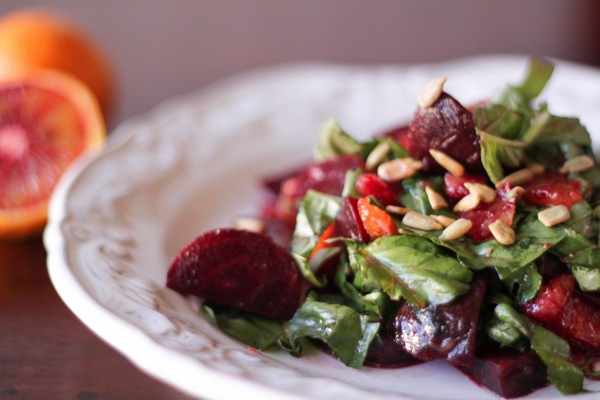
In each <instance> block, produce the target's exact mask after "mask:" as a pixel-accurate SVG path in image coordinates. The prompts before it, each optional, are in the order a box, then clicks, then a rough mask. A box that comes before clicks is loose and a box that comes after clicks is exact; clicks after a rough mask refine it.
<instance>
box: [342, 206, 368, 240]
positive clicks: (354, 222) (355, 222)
mask: <svg viewBox="0 0 600 400" xmlns="http://www.w3.org/2000/svg"><path fill="white" fill-rule="evenodd" d="M357 203H358V199H355V198H353V197H345V198H344V200H343V201H342V206H341V207H340V211H339V212H338V214H337V216H336V217H335V233H334V235H333V236H341V237H345V238H349V239H353V240H358V241H361V242H364V243H367V242H368V241H369V240H370V237H369V234H368V233H367V231H366V230H365V227H364V226H363V224H362V221H361V219H360V215H359V214H358V207H357Z"/></svg>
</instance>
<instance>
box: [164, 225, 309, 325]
mask: <svg viewBox="0 0 600 400" xmlns="http://www.w3.org/2000/svg"><path fill="white" fill-rule="evenodd" d="M300 284H301V277H300V274H299V272H298V268H297V266H296V263H295V261H294V259H293V258H292V257H291V255H290V254H289V253H288V252H287V251H286V250H285V249H284V248H283V247H281V246H279V245H278V244H276V243H275V242H274V241H273V240H272V239H271V238H269V237H268V236H266V235H263V234H259V233H254V232H249V231H241V230H235V229H216V230H213V231H209V232H207V233H205V234H203V235H201V236H199V237H197V238H196V239H195V240H193V241H192V242H191V243H189V244H188V245H187V246H186V247H185V248H184V249H183V250H182V251H181V252H180V253H179V255H178V256H177V257H176V258H175V260H174V261H173V264H172V265H171V268H170V270H169V272H168V275H167V286H168V287H169V288H171V289H173V290H175V291H177V292H179V293H181V294H184V295H187V294H191V295H194V296H197V297H200V298H202V299H204V300H207V301H211V302H214V303H216V304H219V305H222V306H227V307H232V308H236V309H239V310H243V311H248V312H251V313H255V314H259V315H263V316H266V317H270V318H275V319H289V318H291V317H292V316H293V315H294V313H295V311H296V309H297V308H298V306H299V304H300V297H301V289H300Z"/></svg>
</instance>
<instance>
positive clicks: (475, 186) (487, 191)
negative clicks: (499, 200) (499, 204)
mask: <svg viewBox="0 0 600 400" xmlns="http://www.w3.org/2000/svg"><path fill="white" fill-rule="evenodd" d="M464 186H465V187H466V188H467V190H468V191H469V193H478V194H479V197H481V201H483V202H484V203H491V202H492V201H494V200H496V191H495V190H494V189H492V188H491V187H489V186H487V185H484V184H483V183H477V182H465V183H464Z"/></svg>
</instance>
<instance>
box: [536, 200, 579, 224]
mask: <svg viewBox="0 0 600 400" xmlns="http://www.w3.org/2000/svg"><path fill="white" fill-rule="evenodd" d="M569 218H571V213H570V212H569V209H568V208H567V207H565V206H563V205H559V206H554V207H550V208H546V209H545V210H542V211H540V212H539V213H538V219H539V220H540V222H541V223H542V224H544V225H546V226H554V225H558V224H560V223H563V222H565V221H566V220H568V219H569Z"/></svg>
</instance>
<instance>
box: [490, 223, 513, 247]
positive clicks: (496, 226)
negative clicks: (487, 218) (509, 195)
mask: <svg viewBox="0 0 600 400" xmlns="http://www.w3.org/2000/svg"><path fill="white" fill-rule="evenodd" d="M488 226H489V228H490V232H492V235H494V239H496V240H497V241H498V242H499V243H500V244H503V245H506V246H508V245H511V244H513V243H514V242H515V239H516V236H517V235H516V233H515V231H514V230H513V228H511V227H510V226H508V225H506V224H505V223H504V222H502V220H500V219H497V220H495V221H494V222H492V223H491V224H489V225H488Z"/></svg>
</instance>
